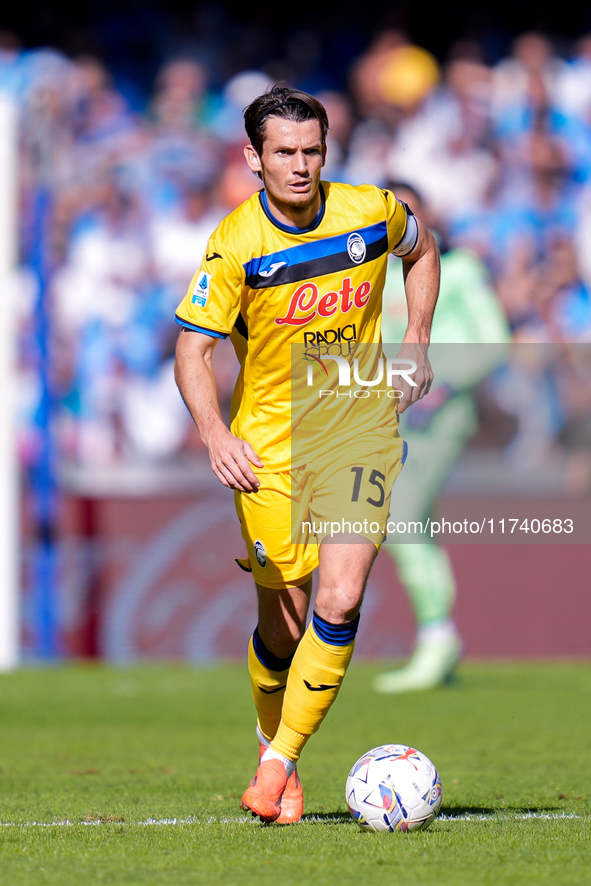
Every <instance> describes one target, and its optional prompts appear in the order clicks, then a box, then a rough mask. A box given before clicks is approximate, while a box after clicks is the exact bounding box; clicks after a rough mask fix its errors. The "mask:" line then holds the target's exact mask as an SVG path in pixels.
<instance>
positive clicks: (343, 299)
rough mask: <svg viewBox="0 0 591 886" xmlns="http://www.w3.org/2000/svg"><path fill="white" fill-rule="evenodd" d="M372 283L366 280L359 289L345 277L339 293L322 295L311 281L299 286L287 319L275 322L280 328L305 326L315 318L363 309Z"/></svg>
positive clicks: (282, 318)
mask: <svg viewBox="0 0 591 886" xmlns="http://www.w3.org/2000/svg"><path fill="white" fill-rule="evenodd" d="M370 293H371V283H370V282H369V280H364V282H363V283H361V284H360V285H359V286H358V287H357V288H355V287H354V286H353V285H352V283H351V278H350V277H345V279H344V280H343V284H342V286H341V288H340V289H339V291H338V292H327V293H326V294H325V295H320V293H319V291H318V287H317V285H316V284H315V283H312V282H311V281H310V282H308V283H302V285H301V286H298V288H297V289H296V291H295V292H294V294H293V295H292V297H291V301H290V303H289V308H288V310H287V314H286V315H285V317H278V318H277V319H276V320H275V323H277V325H278V326H283V324H288V325H290V326H305V325H306V324H307V323H309V322H310V321H311V320H313V319H314V317H316V316H318V317H332V316H333V314H336V313H337V311H340V312H341V313H342V314H347V313H348V312H349V311H350V310H351V308H353V307H356V308H363V307H364V306H365V305H366V304H367V303H368V301H369V296H370Z"/></svg>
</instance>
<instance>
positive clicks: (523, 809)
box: [439, 803, 563, 818]
mask: <svg viewBox="0 0 591 886" xmlns="http://www.w3.org/2000/svg"><path fill="white" fill-rule="evenodd" d="M562 811H563V807H562V806H556V805H555V804H553V803H544V804H541V805H538V806H522V805H519V806H506V805H503V806H442V807H441V809H440V811H439V815H445V816H448V817H451V818H459V817H460V816H463V815H496V814H497V813H499V812H501V813H507V812H509V813H513V814H514V815H527V814H528V813H537V814H543V813H545V812H546V813H551V812H562Z"/></svg>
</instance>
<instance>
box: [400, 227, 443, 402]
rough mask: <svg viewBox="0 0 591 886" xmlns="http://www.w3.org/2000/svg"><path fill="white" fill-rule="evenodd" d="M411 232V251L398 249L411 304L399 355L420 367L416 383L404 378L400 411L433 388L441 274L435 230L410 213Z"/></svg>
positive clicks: (415, 375)
mask: <svg viewBox="0 0 591 886" xmlns="http://www.w3.org/2000/svg"><path fill="white" fill-rule="evenodd" d="M411 227H412V228H414V233H413V231H411V230H410V228H411ZM407 233H408V235H409V242H408V247H409V251H408V252H406V253H405V254H400V251H399V250H394V251H395V252H396V253H397V254H399V255H400V258H401V259H402V269H403V276H404V289H405V292H406V302H407V305H408V325H407V328H406V333H405V336H404V339H403V343H402V347H401V349H400V351H399V353H398V358H400V359H407V360H413V361H414V362H415V363H416V364H417V368H416V370H415V372H414V373H413V375H412V378H413V380H414V382H415V386H414V387H412V386H410V385H409V384H408V383H407V382H405V381H404V379H403V378H401V380H400V381H401V384H400V389H401V390H402V392H403V396H402V398H401V400H400V401H399V404H398V412H404V410H405V409H406V408H407V407H408V406H410V405H412V404H413V403H415V402H416V401H417V400H420V399H421V397H424V396H425V394H428V393H429V389H430V388H431V383H432V381H433V370H432V368H431V364H430V362H429V357H428V355H427V349H428V347H429V341H430V339H431V324H432V323H433V313H434V311H435V305H436V304H437V296H438V295H439V277H440V262H439V247H438V246H437V242H436V240H435V237H434V236H433V234H432V233H431V231H429V230H428V228H426V227H425V225H424V224H423V223H422V222H421V221H420V220H419V219H418V218H417V217H416V216H414V215H409V216H408V222H407ZM411 238H412V239H411ZM405 239H406V235H405ZM413 239H414V243H413Z"/></svg>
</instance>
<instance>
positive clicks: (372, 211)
mask: <svg viewBox="0 0 591 886" xmlns="http://www.w3.org/2000/svg"><path fill="white" fill-rule="evenodd" d="M244 117H245V127H246V132H247V134H248V136H249V139H250V144H248V145H247V146H246V148H245V151H244V153H245V158H246V162H247V164H248V166H249V167H250V169H251V170H252V172H254V173H255V174H257V175H258V176H259V177H260V178H261V180H262V183H263V189H262V190H261V191H259V192H258V193H257V194H255V195H254V196H253V197H251V198H250V199H249V200H247V201H246V202H245V203H243V204H242V205H241V206H239V207H238V209H236V210H234V212H232V213H231V214H230V215H229V216H227V218H225V219H224V220H223V221H222V222H221V224H220V225H219V226H218V228H217V229H216V231H215V232H214V233H213V235H212V238H211V239H210V241H209V243H208V247H207V250H206V252H205V255H204V256H203V260H202V263H201V266H200V268H199V270H198V271H197V273H196V274H195V276H194V278H193V280H192V282H191V285H190V287H189V290H188V292H187V295H186V296H185V298H184V300H183V302H182V303H181V305H180V306H179V308H178V311H177V316H176V319H177V322H178V323H179V324H180V326H181V332H180V334H179V338H178V343H177V351H176V369H175V371H176V379H177V384H178V386H179V390H180V392H181V394H182V396H183V399H184V401H185V403H186V404H187V407H188V408H189V410H190V412H191V415H192V416H193V419H194V420H195V422H196V424H197V427H198V428H199V431H200V434H201V437H202V439H203V441H204V442H205V444H206V446H207V448H208V450H209V455H210V460H211V465H212V469H213V471H214V473H215V474H216V476H217V477H218V479H219V480H220V482H221V483H222V484H223V485H224V486H227V487H229V488H231V489H234V490H235V496H236V507H237V511H238V516H239V518H240V521H241V526H242V534H243V537H244V540H245V543H246V547H247V550H248V568H249V569H250V570H251V571H252V573H253V578H254V580H255V584H256V590H257V597H258V624H257V627H256V628H255V631H254V633H253V636H252V639H251V641H250V644H249V652H248V665H249V673H250V677H251V684H252V691H253V697H254V702H255V707H256V710H257V715H258V719H257V735H258V739H259V751H260V754H259V766H258V769H257V773H256V775H255V777H254V778H253V780H252V782H251V783H250V785H249V787H248V788H247V790H246V791H245V793H244V795H243V798H242V805H243V807H244V808H246V809H250V810H251V811H252V812H253V813H254V814H255V815H258V816H259V817H260V819H261V820H262V821H265V822H272V821H278V822H279V823H291V822H295V821H298V820H299V818H300V817H301V815H302V812H303V793H302V788H301V784H300V782H299V778H298V774H297V769H296V763H297V760H298V759H299V756H300V753H301V751H302V749H303V747H304V745H305V743H306V741H307V739H308V738H309V737H310V735H312V734H313V733H314V732H315V731H316V730H317V729H318V727H319V725H320V723H321V722H322V720H323V718H324V716H325V715H326V713H327V711H328V710H329V708H330V706H331V704H332V703H333V701H334V699H335V698H336V695H337V693H338V690H339V688H340V685H341V683H342V680H343V677H344V675H345V672H346V669H347V666H348V664H349V661H350V659H351V655H352V653H353V647H354V642H355V635H356V632H357V626H358V622H359V610H360V607H361V602H362V598H363V592H364V588H365V583H366V580H367V577H368V575H369V571H370V569H371V566H372V563H373V561H374V559H375V557H376V554H377V551H378V548H379V545H380V543H381V541H382V540H383V534H382V535H380V533H372V532H370V531H368V532H367V534H364V535H361V536H360V535H358V534H357V535H354V534H352V533H349V532H346V533H345V532H343V533H340V534H337V535H335V536H334V537H331V538H328V537H326V535H323V534H320V533H316V535H315V536H311V535H310V534H308V536H307V537H306V538H299V539H298V543H293V537H292V534H291V522H292V521H291V516H292V515H291V507H292V505H293V502H294V490H297V497H298V501H300V502H301V501H304V502H305V503H307V504H308V505H309V507H310V510H312V508H313V502H314V497H315V495H318V497H319V498H322V496H324V498H325V499H326V489H327V488H328V489H330V488H333V487H334V488H336V486H338V485H342V483H343V482H346V483H347V484H349V482H350V481H351V480H354V482H355V484H356V485H355V490H354V493H355V494H354V495H352V496H351V499H352V500H353V501H354V502H355V507H356V508H358V510H357V511H356V512H355V513H356V514H358V515H359V517H360V518H362V517H363V516H364V515H365V516H366V517H367V516H368V514H369V516H372V508H373V512H374V513H376V514H377V512H378V511H379V515H380V519H381V520H382V523H383V525H384V526H385V522H386V520H387V515H388V505H389V494H388V490H389V488H390V486H389V485H388V483H389V480H390V479H393V478H394V477H395V476H396V473H397V471H398V470H399V468H400V464H401V461H402V460H403V459H402V446H401V441H400V438H399V437H398V436H397V429H396V424H395V423H396V421H397V419H396V412H395V411H393V413H392V415H391V416H390V418H388V419H384V423H383V427H380V428H373V427H370V428H365V429H364V431H365V437H364V435H363V434H361V435H360V438H363V439H362V443H363V446H364V452H365V453H366V455H367V461H364V460H363V459H362V458H361V457H359V458H357V457H356V458H355V459H354V460H353V461H350V460H349V461H348V462H347V459H346V458H345V457H342V458H341V459H340V462H339V442H340V440H341V438H339V431H338V428H336V430H335V429H333V431H332V437H331V432H330V431H327V434H326V440H325V441H324V442H323V443H322V442H321V444H320V446H321V448H322V446H324V447H325V456H326V457H325V459H324V462H323V464H325V466H326V465H330V464H331V458H332V456H334V460H335V461H336V462H338V464H337V465H336V467H335V468H334V471H335V472H336V473H333V474H332V475H331V471H330V468H325V473H324V476H323V477H321V478H319V472H316V473H314V472H308V473H306V467H307V466H306V465H305V464H301V463H297V464H296V463H293V464H292V450H291V439H292V427H293V425H294V416H293V415H292V397H291V367H292V364H291V357H292V353H291V352H292V346H293V345H301V346H306V347H307V346H310V347H313V348H319V349H320V350H319V351H318V353H320V354H321V357H320V360H321V361H322V355H323V354H326V355H328V350H324V351H323V350H322V345H323V344H326V343H327V342H328V343H330V342H333V341H339V342H341V341H343V340H345V341H346V340H351V339H353V340H354V341H355V342H356V343H361V344H365V343H367V344H372V343H375V344H378V343H379V341H380V317H381V295H382V289H383V285H384V279H385V273H386V262H387V257H388V254H389V252H395V253H396V254H397V255H399V256H400V257H401V258H402V260H403V263H404V270H405V280H406V293H407V299H408V312H409V323H408V330H407V336H406V341H407V342H413V343H416V344H413V345H408V346H407V347H408V348H409V350H408V351H407V352H405V351H404V347H405V345H404V343H403V348H402V351H401V354H403V355H404V356H409V355H410V356H413V359H415V362H416V363H417V369H416V371H415V372H414V375H413V381H414V384H413V383H412V381H411V383H408V377H407V380H406V381H404V380H401V382H400V384H399V388H400V393H401V397H400V401H399V404H398V411H403V410H404V409H405V408H406V407H407V406H408V405H410V404H411V403H413V402H414V401H415V400H417V399H419V398H420V397H422V396H423V395H424V394H425V393H427V392H428V390H429V387H430V384H431V380H432V372H431V367H430V365H429V361H428V358H427V354H426V351H427V345H428V342H429V334H430V327H431V321H432V316H433V310H434V307H435V303H436V300H437V292H438V281H439V252H438V249H437V245H436V243H435V241H434V239H433V237H432V235H431V234H430V233H429V231H428V230H427V229H426V228H425V227H424V226H423V225H422V224H421V222H419V221H418V220H417V219H416V218H415V217H414V216H413V215H412V213H410V211H409V210H408V209H407V208H406V207H405V206H404V205H403V204H401V203H399V202H398V201H397V200H396V198H395V197H394V195H393V194H392V193H391V192H389V191H383V190H381V189H380V188H377V187H374V186H372V185H362V186H359V187H353V186H350V185H343V184H337V183H328V182H321V180H320V172H321V169H322V166H323V165H324V161H325V157H326V143H325V141H326V133H327V129H328V120H327V116H326V111H325V109H324V107H323V106H322V105H321V104H320V102H318V101H317V100H316V99H315V98H314V97H313V96H310V95H308V94H306V93H303V92H300V91H298V90H293V89H289V88H287V87H277V86H276V87H274V88H273V89H271V90H270V91H269V92H267V93H265V94H263V95H261V96H259V97H258V98H257V99H255V100H254V101H253V102H252V103H251V105H249V107H248V108H246V110H245V113H244ZM227 336H230V337H231V339H232V341H233V343H234V346H235V348H236V353H237V356H238V358H239V361H240V364H241V368H240V374H239V377H238V381H237V384H236V389H235V393H234V398H233V404H232V421H231V429H230V430H229V429H228V428H227V427H226V426H225V424H224V422H223V421H222V418H221V416H220V411H219V408H218V403H217V398H216V392H215V382H214V378H213V374H212V368H211V362H212V353H213V349H214V347H215V345H216V342H217V341H218V340H219V339H220V338H226V337H227ZM322 362H323V366H324V365H325V364H326V363H328V361H326V360H324V361H322ZM339 377H340V376H339ZM392 416H393V417H392ZM355 436H356V438H357V436H359V435H357V434H356V435H355ZM374 436H375V437H376V441H377V442H376V443H375V445H374V446H373V449H375V459H379V460H378V461H377V462H375V464H377V466H378V467H375V466H374V467H373V468H372V471H371V472H369V471H365V467H366V466H367V467H371V466H372V465H374V462H373V461H372V457H374V456H373V453H372V452H371V449H372V439H373V437H374ZM368 448H369V450H370V451H367V450H368ZM360 452H361V449H360V448H358V449H357V454H359V453H360ZM331 453H332V456H331ZM321 461H322V460H321ZM352 466H353V467H352ZM378 468H379V469H378ZM339 471H340V472H341V473H340V474H339ZM352 471H353V474H352V473H351V472H352ZM364 471H365V474H364ZM335 478H336V479H335ZM362 482H369V483H371V484H372V485H370V486H368V487H367V491H365V490H364V491H363V493H362V494H360V487H361V484H362ZM331 484H332V487H331ZM376 487H377V488H378V490H379V491H378V492H376ZM329 498H330V496H329ZM368 502H369V504H368ZM364 509H365V510H364ZM356 519H357V517H356ZM316 566H318V567H319V582H318V590H317V595H316V601H315V611H314V613H313V618H312V620H311V622H310V624H309V626H308V628H307V629H306V616H307V612H308V606H309V602H310V595H311V589H312V571H313V570H314V569H315V567H316Z"/></svg>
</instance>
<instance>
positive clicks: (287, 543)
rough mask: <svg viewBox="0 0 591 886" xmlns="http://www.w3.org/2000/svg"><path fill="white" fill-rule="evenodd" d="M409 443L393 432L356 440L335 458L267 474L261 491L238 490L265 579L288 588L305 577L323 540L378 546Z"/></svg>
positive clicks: (251, 565) (254, 559)
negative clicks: (340, 537) (340, 539)
mask: <svg viewBox="0 0 591 886" xmlns="http://www.w3.org/2000/svg"><path fill="white" fill-rule="evenodd" d="M404 450H405V445H404V442H403V440H402V438H401V437H398V436H394V437H393V436H392V432H391V431H387V432H384V433H380V432H376V434H375V435H373V436H372V438H371V440H369V439H366V440H361V439H358V440H356V441H355V445H354V446H348V447H346V448H345V451H343V452H337V453H334V454H332V455H331V456H330V459H329V458H327V457H325V458H319V459H317V460H316V461H314V462H311V463H309V464H307V465H304V466H303V467H300V468H297V469H295V470H291V471H284V472H281V473H277V474H271V473H268V474H267V473H261V474H259V479H260V481H261V485H260V487H259V490H258V492H256V493H249V494H248V493H243V492H237V493H235V500H236V510H237V513H238V517H239V519H240V524H241V527H242V537H243V538H244V541H245V543H246V548H247V551H248V560H247V561H246V562H245V561H238V562H239V563H240V565H242V567H243V568H247V569H249V571H252V574H253V578H254V580H255V581H256V582H257V584H260V585H262V586H263V587H268V588H276V589H278V590H279V589H282V588H284V587H286V586H287V585H300V584H302V583H303V582H305V581H306V580H307V579H308V578H309V577H310V576H311V574H312V572H313V570H314V569H315V568H316V566H318V546H319V544H320V543H321V542H323V541H324V540H325V539H327V538H332V537H334V536H336V535H342V534H347V535H349V536H353V539H352V541H353V542H354V541H355V540H356V539H358V540H359V542H365V541H367V540H368V539H369V540H370V541H372V542H373V543H374V544H375V546H376V547H377V548H379V547H380V545H381V543H382V542H383V541H384V538H385V535H386V524H387V522H388V513H389V509H390V494H391V491H392V485H393V483H394V481H395V479H396V477H397V476H398V474H399V472H400V469H401V467H402V464H403V462H404Z"/></svg>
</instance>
